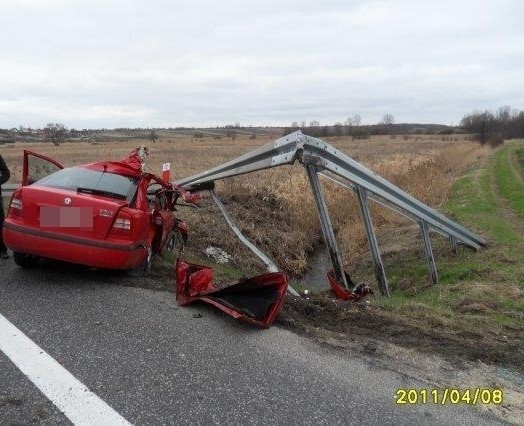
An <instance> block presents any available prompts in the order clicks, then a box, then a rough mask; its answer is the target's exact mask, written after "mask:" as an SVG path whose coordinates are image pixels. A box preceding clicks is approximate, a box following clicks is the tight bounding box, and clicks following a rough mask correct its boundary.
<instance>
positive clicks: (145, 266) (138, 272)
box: [127, 247, 153, 277]
mask: <svg viewBox="0 0 524 426" xmlns="http://www.w3.org/2000/svg"><path fill="white" fill-rule="evenodd" d="M152 266H153V249H152V248H151V247H149V248H148V249H147V256H146V258H145V259H144V261H143V262H142V264H141V265H140V266H137V267H136V268H134V269H130V270H129V271H127V272H128V274H129V275H131V276H132V277H142V276H144V275H146V274H147V273H148V272H149V271H150V270H151V267H152Z"/></svg>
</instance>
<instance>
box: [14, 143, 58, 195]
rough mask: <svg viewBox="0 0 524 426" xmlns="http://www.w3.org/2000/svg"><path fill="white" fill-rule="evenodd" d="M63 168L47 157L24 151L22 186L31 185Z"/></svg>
mask: <svg viewBox="0 0 524 426" xmlns="http://www.w3.org/2000/svg"><path fill="white" fill-rule="evenodd" d="M63 168H64V166H62V165H61V164H60V163H59V162H57V161H55V160H53V159H51V158H49V157H46V156H45V155H42V154H38V153H36V152H32V151H28V150H25V149H24V160H23V168H22V186H26V185H31V184H32V183H35V182H36V181H39V180H40V179H42V178H44V177H46V176H48V175H50V174H51V173H54V172H56V171H58V170H61V169H63Z"/></svg>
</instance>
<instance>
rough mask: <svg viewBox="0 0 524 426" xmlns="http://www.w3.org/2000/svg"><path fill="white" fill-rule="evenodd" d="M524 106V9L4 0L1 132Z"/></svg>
mask: <svg viewBox="0 0 524 426" xmlns="http://www.w3.org/2000/svg"><path fill="white" fill-rule="evenodd" d="M502 105H511V106H512V107H515V108H518V109H524V1H522V0H515V1H511V0H507V1H506V0H496V1H482V0H472V1H451V0H438V1H433V0H432V1H423V0H413V1H409V0H408V1H400V0H399V1H353V0H342V1H336V0H322V1H321V0H317V1H312V0H278V1H274V0H263V1H258V0H244V1H229V0H220V1H218V0H217V1H211V0H191V1H177V0H171V1H169V0H166V1H157V0H148V1H131V0H126V1H124V0H121V1H114V0H99V1H98V0H89V1H75V0H63V1H62V0H42V1H37V0H0V128H10V127H18V126H20V125H23V126H31V127H43V126H45V124H46V123H48V122H62V123H64V124H65V125H66V126H67V127H69V128H102V127H106V128H114V127H169V126H222V125H226V124H232V123H237V122H238V123H241V124H242V125H290V124H291V122H293V121H299V122H300V121H302V120H306V121H308V122H309V121H310V120H318V121H320V122H321V123H322V124H330V123H334V122H337V121H340V122H343V121H344V120H345V119H346V118H347V117H348V115H353V114H356V113H358V114H360V115H361V116H362V121H363V122H364V123H369V124H373V123H376V122H378V121H379V120H380V118H381V117H382V115H384V114H385V113H391V114H393V115H394V117H395V121H396V122H399V123H400V122H418V123H443V124H457V123H458V122H459V121H460V119H461V117H462V116H463V115H464V114H466V113H469V112H472V111H474V110H480V109H496V108H498V107H500V106H502Z"/></svg>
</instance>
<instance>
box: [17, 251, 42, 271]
mask: <svg viewBox="0 0 524 426" xmlns="http://www.w3.org/2000/svg"><path fill="white" fill-rule="evenodd" d="M13 259H14V261H15V263H16V264H17V265H18V266H20V267H22V268H34V267H35V266H36V264H37V263H38V259H39V258H38V256H35V255H33V254H29V253H21V252H19V251H15V252H13Z"/></svg>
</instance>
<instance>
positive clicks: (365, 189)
mask: <svg viewBox="0 0 524 426" xmlns="http://www.w3.org/2000/svg"><path fill="white" fill-rule="evenodd" d="M296 160H298V161H299V162H300V163H301V164H302V165H303V166H304V167H305V168H306V171H307V174H308V177H309V181H310V184H311V189H312V191H313V196H314V198H315V203H316V206H317V211H318V214H319V218H320V222H321V225H322V231H323V234H324V240H325V242H326V245H327V247H328V250H329V253H330V257H331V263H332V264H333V270H334V272H335V275H336V277H337V279H338V281H339V282H341V283H343V284H344V285H345V286H346V288H347V282H346V277H345V273H344V270H343V268H342V262H341V257H340V252H339V250H338V247H337V243H336V240H335V236H334V232H333V229H332V227H331V221H330V219H329V214H328V211H327V207H326V203H325V200H324V195H323V193H322V189H321V186H320V185H319V184H318V176H317V175H318V174H321V175H324V176H326V177H328V178H329V177H330V175H335V176H336V178H334V179H331V180H333V181H334V182H335V183H336V184H338V185H341V186H343V187H345V188H348V189H352V190H354V191H356V193H357V196H358V200H359V204H360V211H361V215H362V217H363V220H364V224H365V226H366V231H367V235H368V242H369V245H370V249H371V252H372V255H373V262H374V265H375V275H376V277H377V280H378V283H379V286H380V290H381V293H382V294H384V295H389V289H388V283H387V278H386V276H385V272H384V266H383V264H382V260H381V257H380V251H379V249H378V245H377V241H376V237H375V231H374V228H373V222H372V220H371V215H370V213H369V209H368V206H367V202H368V200H371V201H374V202H378V203H380V204H386V205H387V206H388V207H390V208H393V209H394V210H395V211H397V212H399V213H401V214H404V215H406V216H408V217H410V218H412V219H413V220H415V221H416V222H418V223H419V227H420V232H421V233H422V238H423V241H424V250H425V253H426V257H427V260H428V264H429V270H430V275H431V279H432V280H433V282H437V281H438V274H437V268H436V265H435V260H434V257H433V252H432V248H431V241H430V237H429V230H430V229H432V230H435V231H436V232H438V233H440V234H442V235H445V236H448V237H449V238H450V241H451V246H452V248H453V249H455V248H456V244H457V242H462V243H463V244H466V245H468V246H470V247H472V248H474V249H476V250H478V249H479V248H480V247H481V246H484V245H485V244H486V241H485V240H484V239H483V238H481V237H479V236H478V235H476V234H474V233H473V232H471V231H469V230H467V229H466V228H464V227H463V226H461V225H459V224H457V223H455V222H453V221H452V220H450V219H449V218H447V217H446V216H444V215H443V214H441V213H439V212H438V211H436V210H435V209H433V208H431V207H429V206H427V205H425V204H424V203H422V202H420V201H419V200H417V199H416V198H414V197H413V196H411V195H409V194H408V193H407V192H405V191H403V190H402V189H400V188H399V187H397V186H395V185H393V184H392V183H391V182H389V181H387V180H386V179H384V178H382V177H380V176H378V175H376V174H375V173H373V172H372V171H371V170H369V169H367V168H366V167H364V166H363V165H362V164H360V163H358V162H357V161H355V160H353V159H352V158H350V157H349V156H347V155H345V154H344V153H342V152H340V151H339V150H337V149H336V148H334V147H333V146H331V145H329V144H328V143H327V142H324V141H323V140H321V139H317V138H313V137H310V136H307V135H304V134H302V133H301V132H300V131H298V132H294V133H291V134H290V135H287V136H284V137H282V138H280V139H277V140H276V141H274V142H270V143H268V144H266V145H263V146H261V147H259V148H257V149H255V150H253V151H250V152H248V153H246V154H244V155H242V156H240V157H238V158H236V159H233V160H231V161H228V162H226V163H224V164H221V165H219V166H217V167H215V168H212V169H210V170H206V171H204V172H202V173H199V174H196V175H193V176H189V177H186V178H184V179H181V180H180V181H179V182H177V184H178V185H181V186H184V187H188V188H191V186H192V185H196V184H203V183H209V182H213V181H215V180H219V179H226V178H230V177H233V176H238V175H242V174H246V173H251V172H255V171H258V170H264V169H268V168H272V167H277V166H281V165H286V164H288V165H291V164H293V163H295V161H296ZM327 173H329V174H327ZM344 181H348V184H345V183H344Z"/></svg>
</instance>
